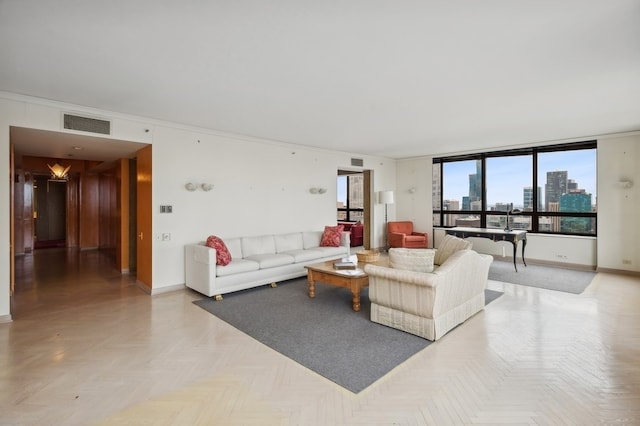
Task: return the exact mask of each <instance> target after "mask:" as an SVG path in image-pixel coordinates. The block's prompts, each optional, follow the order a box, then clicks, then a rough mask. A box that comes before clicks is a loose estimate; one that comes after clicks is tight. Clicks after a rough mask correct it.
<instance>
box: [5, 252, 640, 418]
mask: <svg viewBox="0 0 640 426" xmlns="http://www.w3.org/2000/svg"><path fill="white" fill-rule="evenodd" d="M110 263H111V261H110V260H109V258H108V256H106V255H105V254H104V253H101V252H98V251H86V252H77V251H67V250H60V249H48V250H42V251H37V252H36V253H35V254H34V255H33V256H25V257H23V258H18V260H17V265H16V266H17V271H16V272H17V278H18V280H17V286H16V294H15V295H14V297H13V298H12V312H13V317H14V321H13V322H12V323H6V324H0V424H2V425H88V424H99V425H141V424H153V425H470V424H471V425H481V424H487V425H488V424H491V425H495V424H510V425H575V424H580V425H590V424H594V425H596V424H640V278H638V277H630V276H625V275H616V274H607V273H598V274H597V275H596V278H595V279H594V281H593V283H592V284H591V285H590V286H589V288H588V289H587V290H586V291H585V292H584V293H583V294H581V295H573V294H568V293H561V292H554V291H549V290H540V289H536V288H531V287H524V286H517V285H512V284H505V283H500V282H494V281H491V282H490V284H489V287H490V288H492V289H495V290H501V291H504V292H505V295H504V296H502V297H500V298H499V299H498V300H496V301H494V302H492V303H491V304H490V305H488V306H487V308H486V309H485V310H484V311H483V312H481V313H479V314H478V315H476V316H474V317H473V318H471V319H470V320H469V321H467V322H466V323H465V324H464V325H463V326H461V327H458V328H456V329H455V330H453V331H451V332H450V333H449V334H447V335H446V336H445V337H443V338H442V339H441V340H439V341H438V342H436V343H434V344H432V345H430V346H428V347H427V348H426V349H425V350H423V351H421V352H419V353H418V354H416V355H415V356H414V357H412V358H411V359H409V360H408V361H407V362H405V363H404V364H402V365H400V366H399V367H397V368H396V369H395V370H393V371H392V372H391V373H390V374H388V375H387V376H385V377H383V378H382V379H381V380H379V381H378V382H376V383H374V384H373V385H372V386H370V387H369V388H367V389H365V390H364V391H363V392H361V393H360V394H358V395H354V394H352V393H350V392H348V391H346V390H344V389H343V388H341V387H339V386H337V385H335V384H334V383H332V382H330V381H328V380H326V379H324V378H323V377H321V376H319V375H317V374H315V373H313V372H311V371H309V370H307V369H306V368H304V367H302V366H301V365H299V364H297V363H295V362H293V361H291V360H289V359H288V358H286V357H284V356H282V355H280V354H279V353H277V352H275V351H273V350H271V349H269V348H268V347H266V346H264V345H262V344H260V343H258V342H257V341H255V340H253V339H251V338H250V337H248V336H246V335H244V334H243V333H241V332H239V331H237V330H235V329H234V328H232V327H231V326H229V325H227V324H226V323H224V322H222V321H220V320H218V319H217V318H216V317H214V316H213V315H210V314H208V313H207V312H205V311H204V310H202V309H200V308H198V307H197V306H195V305H193V304H192V303H191V302H192V301H193V300H195V299H198V298H200V297H201V296H199V295H198V294H197V293H195V292H192V291H190V290H181V291H176V292H172V293H167V294H161V295H157V296H153V297H152V296H148V295H147V294H145V293H143V292H142V291H141V290H140V289H138V287H137V286H135V283H134V280H133V278H132V277H128V276H121V275H119V274H118V273H117V272H116V271H114V270H113V269H112V268H111V267H110ZM264 291H277V289H276V290H273V289H269V288H265V289H264ZM221 303H224V301H223V302H221ZM327 350H330V349H327Z"/></svg>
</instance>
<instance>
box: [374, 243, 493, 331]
mask: <svg viewBox="0 0 640 426" xmlns="http://www.w3.org/2000/svg"><path fill="white" fill-rule="evenodd" d="M437 258H438V257H437V256H436V259H437ZM492 261H493V257H491V256H489V255H484V254H479V253H477V252H475V251H473V250H470V249H464V250H458V251H456V252H454V253H452V254H451V255H450V256H449V257H448V258H447V259H446V260H445V261H444V262H443V263H442V265H440V266H436V268H435V269H434V271H433V272H415V271H412V270H402V269H394V268H390V267H384V266H378V265H366V266H365V268H364V270H365V272H366V273H367V275H368V276H369V299H370V300H371V320H372V321H374V322H377V323H380V324H384V325H387V326H389V327H393V328H397V329H399V330H403V331H406V332H408V333H411V334H415V335H417V336H420V337H423V338H425V339H428V340H437V339H439V338H440V337H442V336H443V335H444V334H446V333H447V332H448V331H449V330H451V329H453V328H454V327H455V326H457V325H458V324H461V323H463V322H464V321H465V320H467V319H468V318H469V317H471V316H473V315H474V314H476V313H477V312H479V311H481V310H482V309H484V305H485V300H484V289H485V288H486V286H487V282H488V277H489V266H490V265H491V262H492Z"/></svg>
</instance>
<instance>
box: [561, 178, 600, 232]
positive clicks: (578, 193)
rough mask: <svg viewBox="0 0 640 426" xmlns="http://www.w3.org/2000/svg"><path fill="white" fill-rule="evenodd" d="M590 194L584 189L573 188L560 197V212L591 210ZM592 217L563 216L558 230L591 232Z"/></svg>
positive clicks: (584, 211)
mask: <svg viewBox="0 0 640 426" xmlns="http://www.w3.org/2000/svg"><path fill="white" fill-rule="evenodd" d="M591 210H592V207H591V194H588V193H587V192H586V191H585V190H584V189H574V190H573V191H572V192H570V193H568V194H563V195H562V196H561V197H560V211H561V212H580V213H589V212H591ZM592 224H593V219H592V218H590V217H563V218H562V220H561V227H560V230H561V231H562V232H567V233H578V234H582V233H591V231H592V227H593V225H592Z"/></svg>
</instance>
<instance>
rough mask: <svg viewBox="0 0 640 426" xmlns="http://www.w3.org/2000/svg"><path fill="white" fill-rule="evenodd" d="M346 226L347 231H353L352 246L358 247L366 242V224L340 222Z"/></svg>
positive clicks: (339, 223)
mask: <svg viewBox="0 0 640 426" xmlns="http://www.w3.org/2000/svg"><path fill="white" fill-rule="evenodd" d="M338 225H342V226H344V230H345V232H350V233H351V247H358V246H361V245H363V244H364V225H362V224H361V223H353V222H338Z"/></svg>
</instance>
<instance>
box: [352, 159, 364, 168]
mask: <svg viewBox="0 0 640 426" xmlns="http://www.w3.org/2000/svg"><path fill="white" fill-rule="evenodd" d="M351 165H352V166H358V167H362V166H364V160H362V158H352V159H351Z"/></svg>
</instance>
